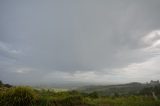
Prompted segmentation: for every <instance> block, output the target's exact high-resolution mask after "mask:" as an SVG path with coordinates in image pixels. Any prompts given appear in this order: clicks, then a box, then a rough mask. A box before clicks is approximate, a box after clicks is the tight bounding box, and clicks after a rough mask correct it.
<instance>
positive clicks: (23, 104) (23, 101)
mask: <svg viewBox="0 0 160 106" xmlns="http://www.w3.org/2000/svg"><path fill="white" fill-rule="evenodd" d="M35 101H36V94H35V93H34V92H33V90H32V89H31V88H29V87H14V88H10V89H8V90H7V91H6V92H5V93H3V94H1V102H0V105H1V106H31V105H33V104H34V102H35Z"/></svg>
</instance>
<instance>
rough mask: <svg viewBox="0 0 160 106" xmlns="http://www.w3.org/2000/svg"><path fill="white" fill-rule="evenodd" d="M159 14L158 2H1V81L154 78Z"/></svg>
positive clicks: (158, 71) (158, 72)
mask: <svg viewBox="0 0 160 106" xmlns="http://www.w3.org/2000/svg"><path fill="white" fill-rule="evenodd" d="M159 11H160V1H159V0H1V1H0V80H2V81H3V82H6V83H10V84H18V85H19V84H26V85H37V84H53V85H54V84H55V85H58V84H61V85H63V84H79V83H81V84H116V83H128V82H137V81H138V82H147V81H150V80H159V78H160V65H159V63H160V20H159V19H160V12H159Z"/></svg>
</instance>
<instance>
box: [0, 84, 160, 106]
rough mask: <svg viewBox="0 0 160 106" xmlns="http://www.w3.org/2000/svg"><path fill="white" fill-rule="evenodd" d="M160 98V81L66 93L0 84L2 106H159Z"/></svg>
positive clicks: (84, 89)
mask: <svg viewBox="0 0 160 106" xmlns="http://www.w3.org/2000/svg"><path fill="white" fill-rule="evenodd" d="M159 98H160V83H159V81H151V82H150V83H147V84H142V83H136V82H134V83H129V84H121V85H108V86H87V87H83V88H77V89H68V90H65V91H63V90H61V91H56V90H55V89H49V88H48V89H47V88H45V89H37V88H33V87H29V86H26V87H25V86H12V85H9V84H3V83H2V82H1V83H0V100H1V101H0V106H159V104H160V99H159Z"/></svg>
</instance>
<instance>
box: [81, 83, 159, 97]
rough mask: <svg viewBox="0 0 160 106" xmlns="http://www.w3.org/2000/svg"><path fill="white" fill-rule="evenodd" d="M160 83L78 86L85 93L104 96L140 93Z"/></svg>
mask: <svg viewBox="0 0 160 106" xmlns="http://www.w3.org/2000/svg"><path fill="white" fill-rule="evenodd" d="M157 85H160V83H159V81H151V82H150V83H146V84H144V83H139V82H132V83H127V84H119V85H106V86H104V85H103V86H102V85H100V86H85V87H81V88H78V90H79V91H81V92H85V93H91V92H97V93H98V94H100V95H102V96H112V95H115V94H118V95H131V94H138V93H139V92H140V91H141V90H142V89H144V88H149V87H153V86H157Z"/></svg>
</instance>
